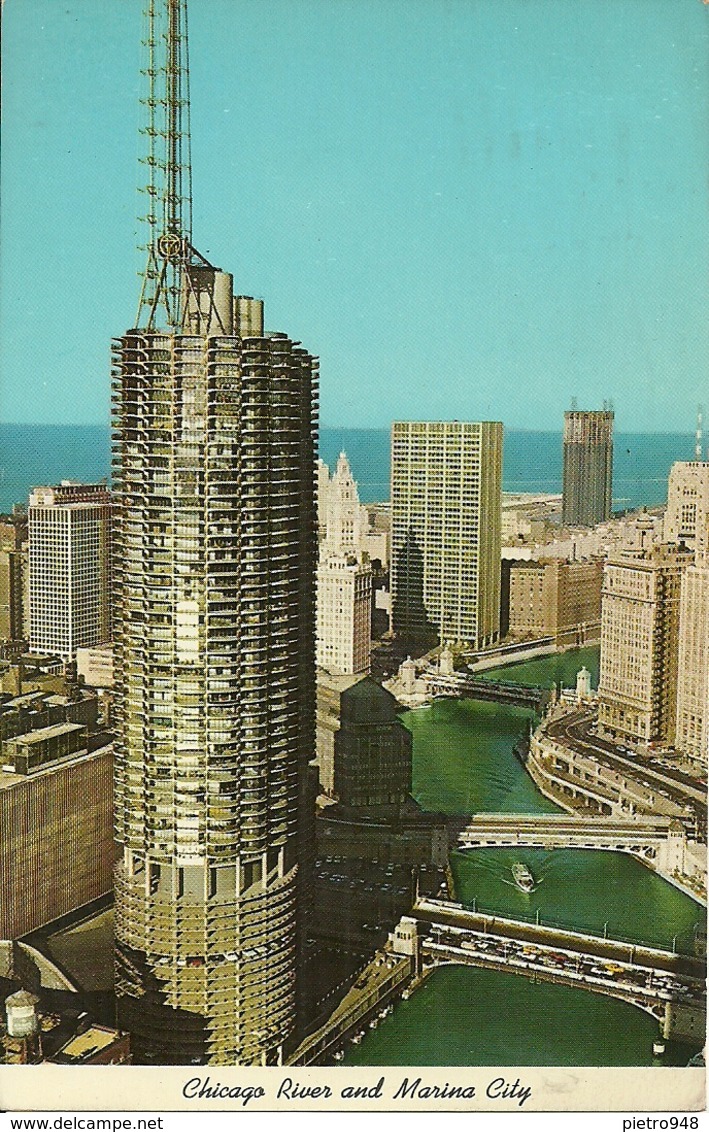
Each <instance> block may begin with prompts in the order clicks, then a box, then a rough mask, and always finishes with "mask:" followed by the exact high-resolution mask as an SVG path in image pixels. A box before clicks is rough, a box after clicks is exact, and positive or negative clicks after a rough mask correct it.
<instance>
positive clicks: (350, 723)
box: [317, 675, 413, 820]
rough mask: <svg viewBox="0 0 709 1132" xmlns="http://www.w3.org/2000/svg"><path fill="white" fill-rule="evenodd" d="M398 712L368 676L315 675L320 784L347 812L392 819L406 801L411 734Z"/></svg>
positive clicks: (409, 776) (391, 699) (390, 700)
mask: <svg viewBox="0 0 709 1132" xmlns="http://www.w3.org/2000/svg"><path fill="white" fill-rule="evenodd" d="M398 710H399V704H398V703H397V701H396V699H395V698H394V696H393V695H392V694H391V692H388V691H387V690H386V689H385V688H382V686H381V684H378V683H377V681H376V680H373V679H372V677H371V676H328V675H321V676H320V677H319V678H318V719H317V723H318V726H317V739H318V771H319V774H320V785H321V789H322V791H323V793H325V794H327V795H328V796H329V797H330V798H332V799H335V800H336V801H338V802H339V803H340V806H341V808H342V810H345V811H348V812H349V814H350V816H359V817H362V818H369V819H370V820H371V819H372V818H383V819H391V818H394V819H395V818H397V817H399V815H400V814H401V812H402V810H403V809H404V808H405V806H406V804H407V803H408V801H409V800H410V795H411V774H412V751H413V738H412V735H411V732H410V731H409V729H408V728H407V727H405V726H404V724H403V723H402V722H401V720H400V719H399V716H398V714H397V712H398Z"/></svg>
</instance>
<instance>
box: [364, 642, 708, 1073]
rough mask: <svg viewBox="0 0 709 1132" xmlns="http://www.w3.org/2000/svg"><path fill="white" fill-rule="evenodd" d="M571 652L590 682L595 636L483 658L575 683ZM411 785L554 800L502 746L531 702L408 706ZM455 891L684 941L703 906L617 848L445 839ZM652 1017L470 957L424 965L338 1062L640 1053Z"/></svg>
mask: <svg viewBox="0 0 709 1132" xmlns="http://www.w3.org/2000/svg"><path fill="white" fill-rule="evenodd" d="M582 664H585V665H586V667H587V668H589V669H590V671H591V674H592V678H593V683H594V686H595V685H596V683H597V680H598V649H597V648H586V649H579V650H575V651H573V652H567V653H563V654H560V655H558V656H552V657H545V658H543V659H539V660H534V661H529V662H525V663H522V664H518V665H514V666H510V667H506V668H504V669H499V670H494V671H491V672H489V673H486V675H489V676H491V677H493V678H494V677H499V678H501V679H504V680H508V681H509V680H515V681H518V682H519V683H527V684H541V685H544V686H548V685H550V684H551V683H552V682H557V683H558V682H559V681H561V682H562V683H564V684H565V685H566V686H569V685H572V686H573V684H574V683H575V677H576V672H577V671H578V669H579V668H580V667H581V665H582ZM403 718H404V722H405V723H406V725H407V726H408V727H409V728H410V730H411V732H412V733H413V736H414V796H415V798H416V800H417V801H418V802H419V803H420V805H421V806H423V808H424V809H426V810H430V811H436V812H443V813H447V814H472V813H474V812H476V811H481V810H484V811H498V812H500V811H505V812H516V813H550V812H558V808H557V807H556V806H555V805H554V803H553V802H550V801H549V800H548V799H547V798H545V797H544V795H543V794H541V793H540V792H539V791H538V790H537V788H536V787H535V785H534V783H533V782H532V780H531V779H530V778H529V776H528V775H527V773H526V772H525V770H524V768H523V767H522V764H521V763H520V762H519V760H518V759H517V758H516V757H515V755H514V753H513V750H512V748H513V746H514V744H515V742H516V741H517V740H518V738H519V737H520V735H521V734H522V733H523V732H524V731H525V730H526V729H527V728H528V726H529V721H530V719H531V718H532V713H531V712H530V711H527V710H526V709H523V708H515V707H510V706H506V705H500V704H488V703H483V702H480V701H473V700H437V701H435V702H434V703H432V704H431V705H429V706H427V707H424V708H420V709H417V710H416V711H411V712H408V713H407V714H406V715H405V716H404V717H403ZM513 861H524V863H525V864H527V865H528V867H529V868H530V869H531V871H532V873H533V875H534V877H535V880H536V881H537V888H536V889H535V891H534V892H533V893H531V894H525V893H523V892H521V891H520V890H519V889H518V888H517V887H516V886H515V885H514V883H513V881H512V877H511V872H510V869H511V865H512V863H513ZM451 867H452V872H453V878H454V883H455V898H456V899H458V900H460V901H461V902H462V903H463V904H466V905H467V906H469V907H471V906H473V903H475V906H476V907H477V908H478V909H485V910H489V911H493V912H496V913H500V914H503V915H504V914H507V915H510V916H513V917H515V918H528V919H535V918H536V917H537V916H539V917H540V918H541V921H542V922H554V923H558V924H562V925H564V926H568V927H572V928H578V929H585V930H587V931H590V932H594V933H597V934H598V935H602V934H603V932H604V930H606V931H607V932H608V935H609V936H612V937H613V938H615V939H627V940H630V941H638V942H640V941H645V942H648V943H652V944H655V945H656V946H659V947H665V948H667V949H668V950H669V949H671V948H672V946H673V941H674V945H675V946H676V947H677V948H679V949H682V950H691V947H692V942H693V939H694V936H695V933H696V931H697V930H698V929H699V928H700V927H703V926H704V925H705V923H706V911H705V909H704V908H702V907H701V906H700V905H699V904H697V903H695V901H693V900H691V899H690V898H689V897H687V896H685V895H684V894H683V893H681V892H679V891H677V890H676V889H675V888H673V887H672V886H671V885H670V884H668V883H667V882H666V881H664V880H662V879H661V878H659V877H657V876H655V875H654V874H653V873H651V872H650V871H649V870H648V869H646V868H644V866H643V865H641V864H640V863H639V862H638V861H635V860H634V859H633V858H631V857H629V856H626V855H625V854H622V853H609V852H605V851H602V850H599V851H588V850H571V849H570V850H558V851H547V850H541V849H539V850H534V849H482V850H475V851H473V852H469V853H460V852H454V853H453V855H452V857H451ZM657 1036H658V1026H657V1022H656V1021H655V1020H654V1019H653V1018H651V1017H650V1015H648V1014H645V1013H644V1012H643V1011H641V1010H638V1009H637V1008H635V1007H633V1006H630V1005H629V1004H627V1003H624V1002H620V1001H616V1000H614V999H609V998H606V997H604V996H602V995H597V994H593V993H591V992H588V991H580V990H575V989H571V988H568V987H561V986H553V985H551V984H544V983H533V982H531V981H530V980H528V979H526V978H522V977H520V976H517V975H511V974H503V973H498V972H494V971H485V970H476V969H474V968H470V967H456V966H446V967H441V968H439V969H437V970H436V971H435V972H434V973H433V974H432V975H430V976H429V977H428V979H426V981H425V982H424V984H423V985H422V986H421V988H420V989H419V990H417V991H416V993H415V994H413V995H412V997H411V998H410V999H409V1000H408V1001H406V1002H401V1003H400V1004H399V1005H398V1006H397V1007H396V1009H395V1011H394V1013H393V1014H392V1015H391V1016H390V1017H389V1018H387V1019H386V1020H385V1021H384V1022H383V1023H382V1024H381V1025H379V1027H378V1028H377V1029H376V1030H371V1031H369V1032H368V1033H367V1035H366V1036H365V1038H364V1040H363V1041H362V1043H361V1045H359V1046H351V1047H350V1049H349V1051H348V1053H347V1056H346V1059H345V1064H350V1065H473V1066H474V1065H618V1066H622V1065H652V1064H653V1053H652V1042H653V1040H654V1039H656V1038H657ZM695 1052H696V1049H694V1048H691V1047H687V1046H681V1045H678V1044H676V1043H668V1045H667V1050H666V1052H665V1054H664V1055H663V1057H662V1064H665V1065H671V1064H676V1065H684V1064H686V1063H687V1060H688V1059H689V1057H690V1056H691V1055H692V1054H693V1053H695Z"/></svg>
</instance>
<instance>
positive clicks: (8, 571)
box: [0, 514, 29, 642]
mask: <svg viewBox="0 0 709 1132" xmlns="http://www.w3.org/2000/svg"><path fill="white" fill-rule="evenodd" d="M27 571H28V549H27V516H26V515H24V514H15V515H0V641H16V642H20V641H23V640H25V639H26V636H27V633H28V630H29V626H28V616H27V584H28V577H27Z"/></svg>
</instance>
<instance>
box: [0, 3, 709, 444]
mask: <svg viewBox="0 0 709 1132" xmlns="http://www.w3.org/2000/svg"><path fill="white" fill-rule="evenodd" d="M141 10H142V2H141V0H5V3H4V6H3V45H2V51H3V82H4V99H3V119H4V124H3V153H2V158H3V160H2V210H3V216H2V251H1V256H2V261H1V267H2V296H3V297H2V311H1V320H0V331H1V339H2V343H1V345H2V355H1V358H0V360H1V362H2V373H3V379H2V381H3V385H2V409H3V418H4V419H5V420H7V421H42V422H58V423H59V422H77V423H84V422H101V421H104V420H105V419H106V418H107V416H108V398H109V368H110V367H109V347H110V339H111V336H112V335H116V334H120V333H122V331H123V330H125V329H126V328H127V327H129V326H131V325H132V324H133V322H134V319H135V312H136V306H137V295H138V280H137V271H138V268H139V259H138V256H137V253H136V252H135V250H134V249H135V245H136V242H137V237H136V227H137V226H136V221H135V217H136V216H137V215H138V213H139V210H140V207H141V204H140V202H139V200H138V194H137V192H136V188H137V185H138V183H139V172H138V169H139V166H138V162H137V157H138V153H139V145H138V132H137V131H138V125H139V121H140V115H139V106H138V97H139V84H138V70H139V66H140V48H139V40H140V36H141V30H142V16H141ZM708 19H709V8H707V6H706V5H705V4H703V3H702V2H701V0H191V5H190V48H191V52H190V53H191V69H192V134H193V167H194V217H195V220H194V239H195V243H196V245H197V247H198V248H200V250H202V251H203V252H204V253H205V254H207V255H208V256H209V257H210V258H211V259H212V260H213V262H215V263H217V264H218V265H219V266H221V267H223V268H224V269H226V270H230V271H232V272H234V275H235V279H236V287H237V289H238V290H239V291H240V292H242V293H246V294H253V295H258V296H261V297H263V298H264V299H265V300H266V315H267V325H268V327H269V328H270V329H276V330H285V331H286V332H287V333H289V334H290V335H291V336H292V337H295V338H298V339H300V340H302V341H303V342H304V343H305V344H306V346H307V347H308V348H309V349H310V350H312V351H313V352H314V353H316V354H319V356H320V358H321V373H322V398H321V404H322V420H323V422H324V423H325V424H342V425H349V426H360V425H361V426H368V425H369V426H379V425H381V426H386V425H388V424H389V422H390V420H391V419H392V418H410V417H414V418H438V417H450V418H459V419H462V418H468V419H480V418H494V419H501V420H503V421H504V422H505V424H506V425H508V426H510V427H528V428H544V427H546V428H556V427H560V422H561V414H562V411H563V409H564V408H568V407H569V404H570V400H571V398H572V397H573V396H576V397H577V398H578V402H579V407H581V408H599V407H600V405H601V402H602V400H603V399H605V398H612V400H613V402H614V405H615V409H616V422H617V428H618V429H619V430H621V431H644V430H672V429H677V430H682V431H684V430H687V431H691V430H692V428H693V424H694V416H695V413H696V407H697V403H698V402H700V401H704V402H705V404H706V405H707V407H708V408H709V379H708V378H707V358H708V357H709V329H708V323H707V317H706V316H707V298H708V294H707V279H708V278H709V276H708V267H709V255H708V254H707V252H708V248H709V222H708V220H707V192H706V178H707V172H709V152H708V150H709V120H708V119H709V89H708V88H709V64H708V63H707V59H708V55H707V38H708V31H707V28H708V24H707V21H708Z"/></svg>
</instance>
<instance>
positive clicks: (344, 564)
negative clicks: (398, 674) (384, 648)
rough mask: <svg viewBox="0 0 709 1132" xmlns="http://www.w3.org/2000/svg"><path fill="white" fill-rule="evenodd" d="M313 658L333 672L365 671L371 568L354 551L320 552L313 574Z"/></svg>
mask: <svg viewBox="0 0 709 1132" xmlns="http://www.w3.org/2000/svg"><path fill="white" fill-rule="evenodd" d="M317 587H318V600H317V662H318V665H319V667H320V668H325V669H327V671H328V672H332V673H333V674H334V675H346V674H348V673H354V672H369V669H370V664H371V653H372V568H371V566H370V565H369V563H368V562H359V561H358V560H357V557H356V556H355V555H354V554H350V555H344V554H339V555H335V554H323V553H321V556H320V561H319V563H318V575H317Z"/></svg>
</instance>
